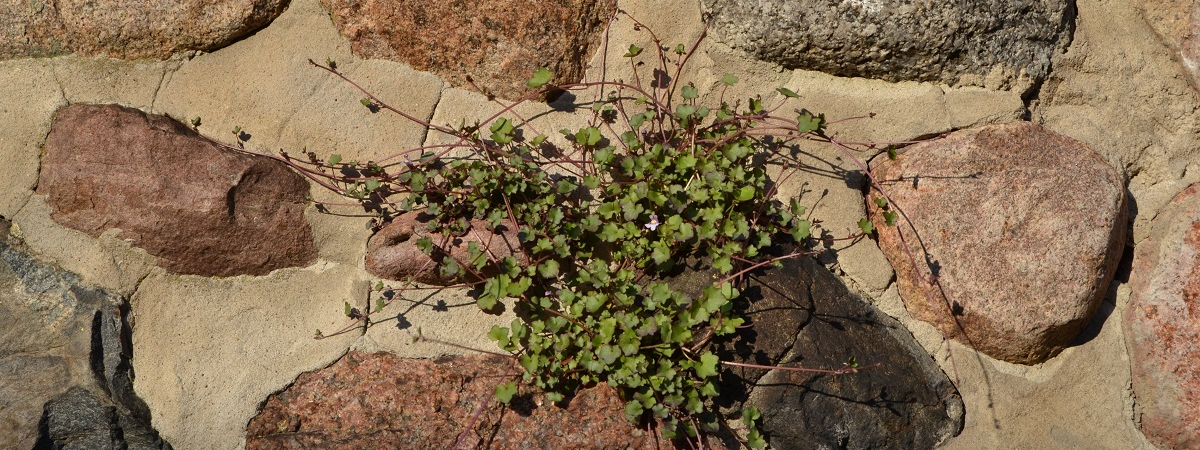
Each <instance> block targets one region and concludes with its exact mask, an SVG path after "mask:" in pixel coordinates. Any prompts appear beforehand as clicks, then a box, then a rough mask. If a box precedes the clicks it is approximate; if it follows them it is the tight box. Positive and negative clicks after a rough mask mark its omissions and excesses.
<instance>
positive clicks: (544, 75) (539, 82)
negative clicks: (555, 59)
mask: <svg viewBox="0 0 1200 450" xmlns="http://www.w3.org/2000/svg"><path fill="white" fill-rule="evenodd" d="M553 77H554V74H552V73H550V69H549V68H547V67H543V68H541V69H538V70H537V72H534V73H533V76H532V77H530V78H529V82H528V83H525V85H526V86H529V87H531V88H540V87H542V86H544V85H546V83H549V82H550V78H553Z"/></svg>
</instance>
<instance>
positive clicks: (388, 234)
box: [366, 211, 525, 286]
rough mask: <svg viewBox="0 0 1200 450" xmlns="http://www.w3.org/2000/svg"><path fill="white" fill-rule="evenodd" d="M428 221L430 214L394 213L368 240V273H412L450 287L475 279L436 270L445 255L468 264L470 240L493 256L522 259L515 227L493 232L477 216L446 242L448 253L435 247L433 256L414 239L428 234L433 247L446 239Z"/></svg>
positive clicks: (398, 277) (395, 276)
mask: <svg viewBox="0 0 1200 450" xmlns="http://www.w3.org/2000/svg"><path fill="white" fill-rule="evenodd" d="M429 220H431V217H430V216H429V215H428V214H425V213H424V212H421V211H410V212H407V213H404V214H401V215H399V216H396V218H394V219H392V221H391V222H389V223H388V224H387V225H385V226H384V227H383V228H381V229H380V230H379V231H378V232H377V233H375V235H374V236H371V239H369V240H368V241H367V256H366V269H367V272H370V273H371V274H372V275H375V276H378V277H382V278H386V279H389V280H405V279H407V278H408V277H410V276H411V277H412V278H413V280H416V281H417V282H420V283H426V284H433V285H438V286H449V285H451V284H455V283H457V282H459V281H462V279H464V278H469V279H474V277H473V276H471V275H464V276H463V277H453V276H446V275H443V274H442V273H441V271H440V270H439V269H440V268H441V262H442V261H443V260H444V259H445V258H446V257H447V256H449V257H452V258H454V259H455V260H456V261H458V262H459V263H460V265H462V266H463V267H467V264H466V263H467V262H468V261H470V260H471V254H470V252H468V251H467V246H468V245H469V244H470V243H471V242H478V243H479V244H480V248H485V249H487V251H488V252H490V254H491V255H493V256H494V257H495V258H496V259H503V258H505V257H509V256H512V257H516V258H517V260H518V261H520V262H521V263H522V264H524V262H525V256H524V255H525V254H524V253H523V252H521V241H520V240H519V239H517V228H516V227H514V226H507V227H504V229H503V230H502V232H499V233H493V232H491V231H488V230H487V221H485V220H480V219H475V220H472V221H471V229H470V230H469V231H468V232H467V233H466V234H464V235H462V236H456V237H454V238H453V240H451V241H450V242H448V243H447V248H448V249H449V250H450V252H449V254H446V253H445V252H442V251H440V250H437V249H435V250H434V253H433V256H430V255H426V254H425V253H424V252H422V251H421V249H420V248H418V247H417V240H419V239H421V238H422V237H426V236H428V237H430V238H431V239H432V240H433V243H434V244H435V247H436V246H437V245H439V244H440V243H441V242H442V241H443V240H444V239H445V238H444V237H443V236H442V235H441V234H433V233H430V232H429V229H428V228H427V224H428V223H429ZM502 227H503V225H502ZM484 275H485V276H486V275H487V273H484Z"/></svg>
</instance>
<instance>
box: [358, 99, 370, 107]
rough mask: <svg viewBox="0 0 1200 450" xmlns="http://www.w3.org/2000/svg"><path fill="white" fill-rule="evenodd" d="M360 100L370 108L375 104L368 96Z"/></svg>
mask: <svg viewBox="0 0 1200 450" xmlns="http://www.w3.org/2000/svg"><path fill="white" fill-rule="evenodd" d="M358 102H359V103H362V105H363V106H366V107H368V108H370V107H371V105H372V104H373V103H371V99H369V98H366V97H363V98H362V99H360V100H359V101H358Z"/></svg>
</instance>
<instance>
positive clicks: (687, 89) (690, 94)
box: [680, 85, 700, 100]
mask: <svg viewBox="0 0 1200 450" xmlns="http://www.w3.org/2000/svg"><path fill="white" fill-rule="evenodd" d="M680 95H682V96H683V98H685V99H687V100H692V99H695V98H698V97H700V93H699V92H698V91H696V88H695V87H694V86H692V85H687V86H684V87H683V89H682V90H681V94H680Z"/></svg>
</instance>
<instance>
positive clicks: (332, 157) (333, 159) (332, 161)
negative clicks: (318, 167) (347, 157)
mask: <svg viewBox="0 0 1200 450" xmlns="http://www.w3.org/2000/svg"><path fill="white" fill-rule="evenodd" d="M340 162H342V155H339V154H337V153H334V154H332V155H329V165H331V166H332V165H334V164H337V163H340Z"/></svg>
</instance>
